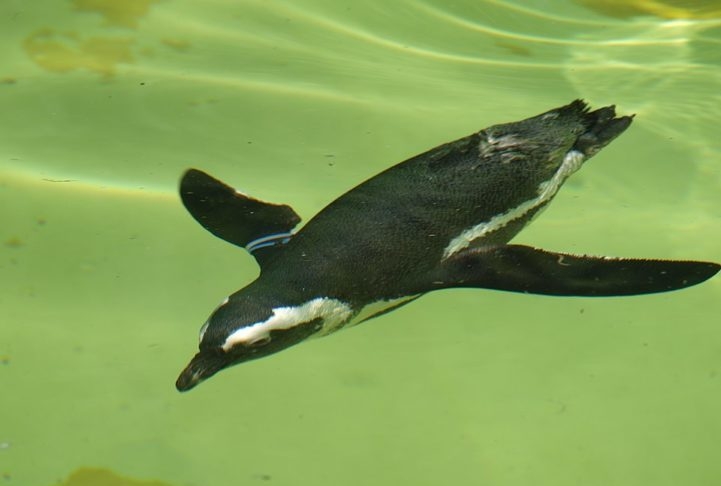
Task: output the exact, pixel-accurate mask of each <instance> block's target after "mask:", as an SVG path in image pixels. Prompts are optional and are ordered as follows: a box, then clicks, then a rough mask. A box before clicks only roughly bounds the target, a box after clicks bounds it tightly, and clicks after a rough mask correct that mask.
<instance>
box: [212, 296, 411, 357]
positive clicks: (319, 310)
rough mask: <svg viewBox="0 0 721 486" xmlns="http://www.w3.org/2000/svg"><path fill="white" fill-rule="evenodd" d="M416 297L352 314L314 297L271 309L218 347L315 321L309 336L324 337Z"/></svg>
mask: <svg viewBox="0 0 721 486" xmlns="http://www.w3.org/2000/svg"><path fill="white" fill-rule="evenodd" d="M417 297H418V295H410V296H408V297H401V298H399V299H391V300H379V301H376V302H373V303H371V304H368V305H366V306H364V307H363V308H362V309H361V310H360V311H358V312H355V313H354V312H353V310H352V308H351V306H350V305H349V304H347V303H345V302H343V301H341V300H338V299H333V298H330V297H318V298H315V299H312V300H309V301H308V302H305V303H304V304H301V305H298V306H288V307H276V308H274V309H273V315H271V316H270V317H269V318H268V319H266V320H265V321H260V322H256V323H253V324H249V325H247V326H243V327H241V328H240V329H237V330H236V331H234V332H233V333H232V334H230V335H229V336H228V337H227V338H226V339H225V342H224V343H223V346H222V347H223V350H225V351H229V350H230V349H231V348H233V346H236V345H239V344H240V345H248V344H252V343H254V342H257V341H261V340H264V339H268V338H269V337H270V333H271V332H272V331H281V330H287V329H292V328H294V327H296V326H300V325H303V324H306V323H308V322H311V321H313V320H315V319H321V320H322V321H321V323H320V324H319V329H318V330H317V331H316V332H314V333H313V334H312V336H309V337H320V336H326V335H328V334H331V333H333V332H335V331H338V330H340V329H342V328H344V327H350V326H355V325H356V324H359V323H361V322H363V321H365V320H368V319H371V318H373V317H375V316H377V315H378V314H381V313H383V312H384V311H387V310H388V309H392V308H394V307H398V306H401V305H403V304H405V303H406V302H409V301H411V300H413V299H415V298H417Z"/></svg>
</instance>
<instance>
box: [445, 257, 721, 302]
mask: <svg viewBox="0 0 721 486" xmlns="http://www.w3.org/2000/svg"><path fill="white" fill-rule="evenodd" d="M720 269H721V265H718V264H716V263H711V262H697V261H674V260H640V259H639V260H636V259H624V258H611V257H598V256H580V255H570V254H564V253H554V252H550V251H545V250H540V249H538V248H532V247H530V246H523V245H506V246H499V247H492V248H469V249H466V250H463V251H460V252H458V253H456V254H455V255H453V256H451V257H450V258H448V259H446V260H444V261H443V262H442V263H441V265H440V267H439V269H438V270H437V273H436V274H435V275H433V286H434V288H449V287H481V288H487V289H497V290H507V291H511V292H522V293H530V294H543V295H563V296H583V297H594V296H598V297H602V296H619V295H638V294H652V293H656V292H667V291H671V290H677V289H682V288H685V287H690V286H692V285H696V284H698V283H701V282H703V281H705V280H707V279H709V278H711V277H713V276H714V275H715V274H716V273H717V272H718V271H719V270H720Z"/></svg>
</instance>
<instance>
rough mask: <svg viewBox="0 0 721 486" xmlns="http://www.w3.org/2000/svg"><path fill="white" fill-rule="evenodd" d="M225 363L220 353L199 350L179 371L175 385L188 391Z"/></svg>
mask: <svg viewBox="0 0 721 486" xmlns="http://www.w3.org/2000/svg"><path fill="white" fill-rule="evenodd" d="M226 363H227V359H226V358H225V357H224V356H223V354H222V353H219V352H213V351H201V352H199V353H198V354H196V355H195V356H193V359H191V360H190V363H188V366H186V367H185V369H184V370H183V371H182V372H181V373H180V376H179V377H178V380H177V381H176V382H175V387H176V388H177V389H178V391H181V392H184V391H188V390H190V389H191V388H194V387H195V386H196V385H197V384H198V383H200V382H201V381H204V380H206V379H208V378H210V377H211V376H213V375H214V374H216V373H217V372H218V371H220V370H222V369H223V368H225V366H226Z"/></svg>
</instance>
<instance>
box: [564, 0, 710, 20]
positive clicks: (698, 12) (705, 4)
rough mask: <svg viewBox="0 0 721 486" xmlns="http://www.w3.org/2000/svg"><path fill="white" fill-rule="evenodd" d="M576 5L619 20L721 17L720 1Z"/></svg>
mask: <svg viewBox="0 0 721 486" xmlns="http://www.w3.org/2000/svg"><path fill="white" fill-rule="evenodd" d="M575 1H576V3H578V4H580V5H583V6H585V7H588V8H590V9H593V10H595V11H597V12H600V13H602V14H604V15H608V16H611V17H617V18H627V17H637V16H641V15H653V16H656V17H660V18H663V19H710V18H717V17H721V4H719V0H575Z"/></svg>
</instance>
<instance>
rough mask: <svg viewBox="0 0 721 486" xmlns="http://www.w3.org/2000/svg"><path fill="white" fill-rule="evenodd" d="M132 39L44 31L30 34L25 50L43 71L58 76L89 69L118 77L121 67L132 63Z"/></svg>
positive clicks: (50, 30) (24, 45)
mask: <svg viewBox="0 0 721 486" xmlns="http://www.w3.org/2000/svg"><path fill="white" fill-rule="evenodd" d="M132 44H133V40H132V39H127V38H118V37H90V38H88V39H81V38H80V37H79V36H78V35H77V34H75V33H73V32H70V33H63V34H60V33H56V32H55V31H53V30H52V29H43V30H40V31H38V32H35V33H34V34H32V35H30V37H28V38H27V39H25V42H24V43H23V47H24V48H25V52H26V53H27V54H28V56H30V59H32V60H33V61H34V62H35V63H36V64H37V65H38V66H40V67H41V68H43V69H45V70H47V71H52V72H56V73H65V72H68V71H74V70H76V69H87V70H88V71H92V72H96V73H98V74H101V75H103V76H106V77H109V76H112V75H114V74H115V69H116V68H117V66H118V64H121V63H131V62H133V55H132V52H131V50H130V47H131V45H132Z"/></svg>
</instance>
